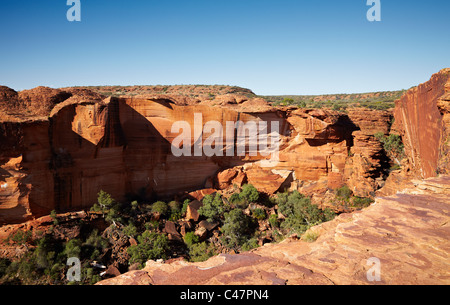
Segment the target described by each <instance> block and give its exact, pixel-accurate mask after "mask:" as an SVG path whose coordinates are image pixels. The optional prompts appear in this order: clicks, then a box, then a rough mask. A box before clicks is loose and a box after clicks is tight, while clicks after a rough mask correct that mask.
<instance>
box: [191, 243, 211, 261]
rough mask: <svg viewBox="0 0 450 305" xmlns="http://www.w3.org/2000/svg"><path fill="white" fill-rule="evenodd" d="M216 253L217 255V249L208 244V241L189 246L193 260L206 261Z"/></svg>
mask: <svg viewBox="0 0 450 305" xmlns="http://www.w3.org/2000/svg"><path fill="white" fill-rule="evenodd" d="M214 255H216V249H215V248H214V246H213V245H212V244H209V245H208V244H207V243H206V242H202V243H198V244H193V245H192V246H191V247H189V256H190V261H191V262H204V261H206V260H208V259H209V258H210V257H212V256H214Z"/></svg>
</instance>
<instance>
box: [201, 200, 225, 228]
mask: <svg viewBox="0 0 450 305" xmlns="http://www.w3.org/2000/svg"><path fill="white" fill-rule="evenodd" d="M225 211H226V207H225V205H224V204H223V201H222V196H221V195H220V194H218V193H217V194H216V195H215V196H214V197H213V196H212V195H206V196H205V197H204V198H203V206H202V207H201V208H200V209H199V210H198V213H199V214H200V215H202V216H204V217H206V219H207V220H208V221H209V222H214V221H217V220H220V218H221V217H222V216H223V213H224V212H225Z"/></svg>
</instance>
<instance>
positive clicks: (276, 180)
mask: <svg viewBox="0 0 450 305" xmlns="http://www.w3.org/2000/svg"><path fill="white" fill-rule="evenodd" d="M64 90H65V91H62V90H59V89H49V88H37V89H35V90H31V91H27V92H20V93H18V94H15V93H14V92H13V91H11V90H9V91H8V90H3V91H4V92H6V93H5V94H3V95H2V98H3V105H6V104H7V103H8V102H9V100H8V99H9V98H11V99H12V100H13V101H16V99H17V100H18V101H20V102H18V103H19V106H20V105H25V106H24V107H26V108H27V109H28V108H30V109H33V113H32V114H33V115H34V116H31V117H27V119H26V120H22V121H14V122H11V121H8V120H6V121H5V120H4V121H3V122H0V148H1V149H0V168H1V172H0V183H1V185H2V188H1V190H0V223H10V222H21V221H24V220H27V219H30V218H32V217H39V216H42V215H46V214H48V213H49V212H50V211H51V210H53V209H55V210H57V211H59V212H64V211H70V210H79V209H86V208H89V207H90V206H92V204H93V203H95V201H96V198H97V193H98V192H99V191H100V190H104V191H106V192H108V193H110V194H112V195H113V197H115V198H116V199H118V200H121V199H122V198H123V196H124V195H125V194H127V193H138V192H139V193H145V194H146V195H147V197H148V198H154V197H155V196H166V195H167V196H173V195H175V194H177V193H180V192H191V191H196V190H199V189H206V188H211V187H213V186H214V184H215V182H218V185H215V186H216V187H217V188H218V189H223V188H226V187H227V186H230V185H231V186H233V185H234V184H238V185H242V184H243V183H247V182H248V183H252V184H254V185H255V187H257V188H258V189H259V190H260V191H262V192H266V193H268V194H272V193H275V192H276V191H279V190H284V189H287V188H291V187H292V188H298V189H300V190H301V191H304V192H305V193H306V194H308V195H313V194H314V195H315V196H316V201H317V202H320V200H321V198H322V197H321V196H322V195H323V194H325V193H326V192H329V191H330V190H332V189H335V188H337V187H340V186H342V185H344V184H348V185H350V186H351V187H352V189H353V191H354V192H355V194H357V195H359V196H370V195H371V194H373V193H374V191H375V190H376V189H378V188H379V187H380V183H379V181H378V180H377V179H381V180H382V178H383V171H382V166H381V165H380V153H381V152H382V148H381V146H380V145H379V143H378V141H377V140H376V139H375V138H374V137H373V136H372V135H373V133H374V132H375V131H382V132H387V130H388V129H389V126H388V125H389V120H390V115H389V113H387V112H382V111H367V110H365V109H355V110H352V111H351V112H350V113H349V114H348V115H347V114H345V113H339V112H336V111H331V110H311V109H309V110H308V109H294V108H289V107H287V108H281V109H280V108H273V107H271V106H270V105H269V104H268V103H267V102H266V101H264V100H263V99H260V98H250V99H247V100H245V99H241V100H239V99H238V98H237V97H233V100H234V102H230V103H222V104H217V105H216V104H211V103H209V101H208V100H207V101H201V102H198V103H195V104H189V105H186V104H183V103H179V102H177V101H174V100H172V99H169V98H163V97H161V96H153V97H120V98H112V97H110V98H106V99H102V97H101V96H100V95H98V94H95V93H92V92H90V91H87V90H86V89H80V88H78V89H74V88H69V89H64ZM39 92H42V93H43V94H44V93H45V95H44V97H40V95H39ZM64 98H66V99H65V100H64ZM55 104H56V106H54V105H55ZM33 105H34V106H33ZM38 105H39V106H38ZM20 107H22V106H20ZM52 107H53V108H52ZM50 108H51V110H50ZM44 114H45V115H46V116H45V117H43V115H44ZM11 115H16V116H17V115H18V114H17V113H11ZM374 120H375V121H376V122H377V123H376V125H374V124H373V122H374ZM176 122H183V124H184V125H183V124H182V125H183V126H185V127H186V128H187V133H186V135H185V134H184V132H185V129H177V130H175V132H174V131H173V130H172V129H173V125H174V123H176ZM208 122H215V123H217V124H219V125H220V126H222V127H223V135H220V136H217V137H216V138H215V140H222V141H223V143H224V146H223V148H220V147H219V148H218V149H217V150H215V153H214V154H213V155H212V156H207V155H206V153H201V154H200V155H196V153H195V152H196V148H194V146H195V145H197V144H198V143H200V140H201V142H202V143H204V142H205V141H207V140H211V138H210V137H211V136H212V134H211V132H212V131H213V130H214V129H211V130H210V131H211V132H208V131H207V130H206V129H205V126H207V124H209V123H208ZM236 122H241V125H239V126H238V127H237V128H235V129H233V128H234V127H235V126H236V125H235V124H236ZM259 122H265V123H266V124H267V128H265V127H264V126H263V128H261V129H260V130H259V131H258V134H257V135H256V136H255V135H252V134H251V133H245V134H244V137H243V138H241V140H245V145H244V146H243V147H244V149H245V154H241V155H240V154H239V151H237V148H236V147H237V146H238V143H237V138H238V137H237V136H236V135H237V134H239V133H240V131H244V132H245V130H246V129H245V128H246V127H245V126H246V124H247V123H249V124H259ZM229 123H231V127H232V129H231V131H228V132H227V128H228V126H229V125H227V124H229ZM272 123H276V124H277V126H278V129H277V130H275V129H274V128H273V127H272ZM260 126H261V125H260ZM274 126H275V125H274ZM239 128H241V129H239ZM203 129H205V130H203ZM181 131H183V136H182V140H183V141H177V143H176V144H174V140H176V139H178V140H179V136H180V133H181ZM275 134H276V135H278V138H279V142H278V143H279V145H280V147H279V158H278V160H277V162H275V164H269V165H267V164H266V165H264V164H262V163H261V161H264V160H266V159H268V158H270V156H269V157H267V156H266V155H263V154H262V153H261V152H260V151H259V152H258V153H256V154H254V155H253V154H251V153H249V151H250V148H251V146H252V144H254V143H255V138H258V137H268V138H269V139H272V138H273V137H272V136H274V135H275ZM230 136H231V137H230ZM252 141H253V142H252ZM188 144H190V145H191V146H192V150H191V151H187V154H185V155H182V156H176V155H175V154H174V152H173V149H174V148H178V149H182V148H183V147H184V145H188ZM257 144H258V143H257ZM269 144H270V143H269ZM269 146H270V145H269ZM230 147H231V149H233V148H234V151H233V150H232V151H231V154H230V155H231V156H230V155H229V154H228V149H229V148H230ZM259 147H261V146H259ZM215 148H216V147H215ZM185 152H186V151H185ZM189 154H190V155H189ZM220 154H222V155H223V156H219V155H220ZM227 169H233V170H235V171H237V172H239V174H236V176H235V177H233V178H232V180H229V178H226V176H227V175H226V174H225V175H224V174H223V173H222V172H223V171H224V170H227ZM224 177H225V180H226V181H223V178H224ZM227 179H228V180H227Z"/></svg>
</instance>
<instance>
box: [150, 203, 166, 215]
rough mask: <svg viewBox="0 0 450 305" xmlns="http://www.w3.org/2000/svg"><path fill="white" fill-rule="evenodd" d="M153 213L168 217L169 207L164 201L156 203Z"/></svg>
mask: <svg viewBox="0 0 450 305" xmlns="http://www.w3.org/2000/svg"><path fill="white" fill-rule="evenodd" d="M152 213H159V214H161V215H162V216H166V215H167V214H168V213H169V205H168V204H167V203H165V202H164V201H156V202H155V203H153V204H152Z"/></svg>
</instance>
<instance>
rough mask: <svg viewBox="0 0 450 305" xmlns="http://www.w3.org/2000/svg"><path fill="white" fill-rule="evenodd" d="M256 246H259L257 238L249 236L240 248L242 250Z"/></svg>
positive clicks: (248, 249)
mask: <svg viewBox="0 0 450 305" xmlns="http://www.w3.org/2000/svg"><path fill="white" fill-rule="evenodd" d="M258 247H259V245H258V240H257V239H256V238H251V239H249V240H247V241H246V242H245V243H244V244H243V245H242V248H241V249H242V251H250V250H252V249H255V248H258Z"/></svg>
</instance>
